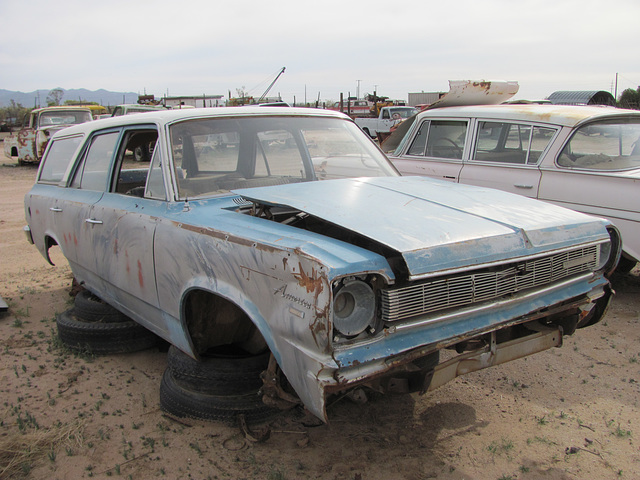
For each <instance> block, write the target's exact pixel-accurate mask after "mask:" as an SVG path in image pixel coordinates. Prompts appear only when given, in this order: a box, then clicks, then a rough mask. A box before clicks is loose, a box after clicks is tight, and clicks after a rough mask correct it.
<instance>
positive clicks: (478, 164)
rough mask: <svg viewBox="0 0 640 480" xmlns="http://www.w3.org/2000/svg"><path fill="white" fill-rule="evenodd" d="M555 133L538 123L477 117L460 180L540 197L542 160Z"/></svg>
mask: <svg viewBox="0 0 640 480" xmlns="http://www.w3.org/2000/svg"><path fill="white" fill-rule="evenodd" d="M555 133H556V130H555V129H553V128H548V127H542V126H537V125H531V124H522V123H515V122H507V121H494V120H477V121H476V122H475V128H474V140H473V151H472V153H471V155H470V157H469V160H468V161H466V162H465V164H464V166H463V168H462V171H461V172H460V183H465V184H468V185H477V186H481V187H489V188H496V189H499V190H504V191H507V192H511V193H517V194H519V195H524V196H526V197H531V198H536V197H537V196H538V188H539V185H540V177H541V174H540V168H539V161H540V159H541V158H542V154H543V152H544V151H545V150H546V149H547V148H548V145H549V143H550V140H551V139H552V138H553V136H554V135H555Z"/></svg>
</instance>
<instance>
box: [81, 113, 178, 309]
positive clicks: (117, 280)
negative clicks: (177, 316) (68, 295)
mask: <svg viewBox="0 0 640 480" xmlns="http://www.w3.org/2000/svg"><path fill="white" fill-rule="evenodd" d="M157 138H158V133H157V129H156V127H155V126H149V125H140V126H135V127H128V128H124V129H123V130H122V131H121V132H120V134H119V144H118V146H117V149H116V153H115V156H114V161H113V163H114V167H113V169H112V171H113V174H112V176H111V177H110V181H109V182H108V188H107V191H106V192H105V193H104V195H103V196H102V197H101V198H100V200H99V201H98V202H97V203H96V204H95V205H94V206H93V209H92V211H91V215H90V217H91V218H90V219H89V220H88V221H89V222H90V223H91V224H92V228H93V238H92V245H93V249H94V254H95V257H96V262H95V263H94V264H93V265H95V267H96V268H97V272H96V274H97V275H99V276H100V277H101V278H102V279H103V280H104V285H105V288H106V289H107V291H108V294H109V296H110V299H113V300H115V302H116V303H117V304H119V305H121V306H124V307H125V308H126V309H128V310H129V311H130V312H137V313H138V314H139V315H140V316H141V317H142V318H153V315H154V312H155V310H156V308H157V306H158V294H157V289H156V281H155V266H154V257H153V252H154V250H153V238H154V234H155V229H156V219H157V218H158V216H159V212H160V211H162V210H163V209H164V208H165V207H166V201H165V193H164V185H162V188H160V189H157V190H155V193H154V195H155V197H156V198H151V196H150V195H149V188H150V187H149V186H148V185H147V180H148V178H149V171H150V164H149V162H147V163H144V162H137V161H136V160H135V158H134V156H133V155H132V153H131V152H132V151H133V150H135V148H136V147H137V146H139V145H146V144H148V143H149V142H151V141H153V142H155V141H156V140H157ZM159 154H160V153H159V151H158V152H154V155H156V156H159ZM136 320H140V319H139V318H136Z"/></svg>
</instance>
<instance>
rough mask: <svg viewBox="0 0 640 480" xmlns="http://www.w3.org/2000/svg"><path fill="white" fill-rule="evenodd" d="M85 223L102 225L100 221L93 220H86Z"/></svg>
mask: <svg viewBox="0 0 640 480" xmlns="http://www.w3.org/2000/svg"><path fill="white" fill-rule="evenodd" d="M85 222H87V223H90V224H91V225H102V220H94V219H93V218H87V219H86V220H85Z"/></svg>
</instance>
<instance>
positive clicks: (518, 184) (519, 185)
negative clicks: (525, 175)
mask: <svg viewBox="0 0 640 480" xmlns="http://www.w3.org/2000/svg"><path fill="white" fill-rule="evenodd" d="M514 187H516V188H533V185H524V184H522V183H516V184H515V185H514Z"/></svg>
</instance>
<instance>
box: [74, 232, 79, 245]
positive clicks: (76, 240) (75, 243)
mask: <svg viewBox="0 0 640 480" xmlns="http://www.w3.org/2000/svg"><path fill="white" fill-rule="evenodd" d="M73 244H74V245H75V246H76V247H77V246H78V237H76V234H75V233H74V234H73Z"/></svg>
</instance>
